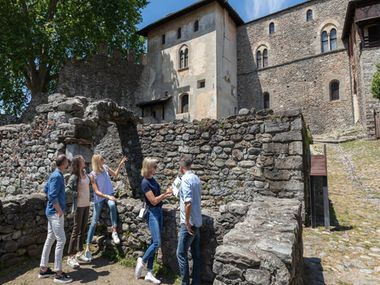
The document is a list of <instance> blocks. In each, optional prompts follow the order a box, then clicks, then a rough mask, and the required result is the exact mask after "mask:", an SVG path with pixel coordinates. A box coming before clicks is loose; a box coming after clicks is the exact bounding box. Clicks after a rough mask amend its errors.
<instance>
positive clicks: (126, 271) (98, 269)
mask: <svg viewBox="0 0 380 285" xmlns="http://www.w3.org/2000/svg"><path fill="white" fill-rule="evenodd" d="M65 260H66V259H65ZM38 264H39V261H38V260H33V261H28V262H26V263H24V264H21V265H20V266H17V267H14V268H12V269H9V270H8V271H7V272H6V273H5V272H3V275H4V276H0V284H7V285H8V284H9V285H11V284H12V285H13V284H17V285H45V284H46V285H51V284H55V283H53V279H52V278H48V279H38V278H37V275H38ZM63 270H64V271H65V272H67V273H68V274H69V275H70V277H72V278H73V279H74V282H73V283H71V284H87V283H89V284H99V285H100V284H123V285H129V284H131V285H134V284H136V285H138V284H141V285H142V284H145V285H146V284H151V283H147V282H145V281H144V279H140V280H135V277H134V269H133V268H130V267H125V266H122V265H120V264H118V263H112V262H110V261H109V260H107V259H104V258H97V259H94V261H93V262H92V263H91V264H87V265H82V267H81V269H79V270H73V269H71V268H69V267H68V266H67V265H66V263H64V269H63ZM143 274H144V272H143ZM163 281H164V282H163V283H161V284H176V283H175V280H163Z"/></svg>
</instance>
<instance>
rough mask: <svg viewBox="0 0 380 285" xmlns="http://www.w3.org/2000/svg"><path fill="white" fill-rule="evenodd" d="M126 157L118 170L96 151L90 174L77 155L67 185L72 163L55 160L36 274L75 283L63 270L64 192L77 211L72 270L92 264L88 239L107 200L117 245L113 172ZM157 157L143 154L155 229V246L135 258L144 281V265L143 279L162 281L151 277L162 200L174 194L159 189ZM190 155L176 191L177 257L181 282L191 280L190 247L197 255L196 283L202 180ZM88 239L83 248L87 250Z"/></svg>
mask: <svg viewBox="0 0 380 285" xmlns="http://www.w3.org/2000/svg"><path fill="white" fill-rule="evenodd" d="M126 161H127V158H126V157H123V158H122V159H121V161H120V162H119V164H118V167H117V168H116V170H113V169H111V168H110V167H108V166H107V165H106V164H105V160H104V158H103V157H102V156H101V155H99V154H95V155H94V156H93V157H92V160H91V164H92V172H91V173H89V174H87V172H86V169H85V168H86V164H85V160H84V159H83V157H82V156H75V157H74V158H73V159H72V161H71V175H70V178H69V180H68V183H67V185H66V186H65V180H64V176H63V174H64V173H65V171H66V169H67V168H68V166H69V160H68V158H67V157H66V156H65V155H63V154H62V155H59V156H58V157H57V159H56V167H57V168H56V169H55V171H54V172H53V173H52V174H51V175H50V176H49V179H48V181H47V184H46V186H45V193H46V195H47V198H48V202H47V206H46V210H45V213H46V216H47V220H48V230H47V237H46V241H45V244H44V247H43V251H42V256H41V262H40V271H39V275H38V278H47V277H50V276H54V282H55V283H61V284H66V283H71V282H72V281H73V280H72V278H70V276H68V275H67V274H66V273H65V272H63V270H62V257H63V250H64V246H65V243H66V235H65V230H64V214H65V210H66V193H70V194H71V197H72V208H71V213H72V214H73V215H74V226H73V229H72V233H71V238H70V241H69V246H68V259H67V264H68V265H69V266H70V267H71V268H74V269H78V268H80V262H84V263H88V262H91V260H92V254H91V251H90V247H89V245H90V243H91V242H92V239H93V236H94V233H95V229H96V224H97V222H98V220H99V218H100V213H101V211H102V208H103V206H104V205H105V204H107V205H108V207H109V209H110V218H111V223H112V240H113V242H114V243H115V244H116V245H117V244H120V238H119V236H118V233H117V207H116V198H115V192H114V189H113V187H112V182H111V178H110V176H114V177H117V176H118V175H119V173H120V171H121V169H122V167H123V165H124V164H125V162H126ZM157 163H158V161H157V160H155V159H153V158H149V157H147V158H145V159H144V160H143V164H142V170H141V175H142V177H143V179H142V182H141V190H142V192H143V194H144V199H145V203H146V207H147V215H146V220H147V223H148V227H149V230H150V233H151V244H150V246H149V247H148V248H147V250H146V251H145V253H144V255H143V256H142V257H139V258H138V259H137V264H136V268H135V277H136V279H140V278H141V275H142V271H143V269H144V267H146V269H147V273H146V275H145V280H146V281H148V282H151V283H153V284H160V283H161V281H160V280H159V279H157V278H156V277H155V276H153V273H152V269H153V263H154V257H155V254H156V252H157V250H158V248H159V247H160V245H161V229H162V226H163V214H162V204H163V200H165V199H167V198H169V197H171V196H172V195H173V188H172V187H169V188H168V189H166V191H165V192H164V193H161V187H160V185H159V183H158V182H157V181H156V179H155V178H154V176H155V174H156V169H157ZM191 165H192V158H191V156H189V155H184V156H182V157H181V158H180V161H179V171H180V173H181V174H182V177H181V185H180V187H179V189H178V190H179V191H178V197H179V201H180V229H179V234H178V245H177V260H178V265H179V269H180V275H181V279H182V285H187V284H190V277H189V264H188V251H189V249H190V248H191V255H192V258H193V272H192V284H193V285H197V284H200V233H199V232H200V227H201V226H202V215H201V182H200V179H199V177H198V176H197V175H195V174H194V173H193V172H192V171H191ZM90 185H91V187H92V189H93V203H94V206H93V212H92V220H91V224H90V227H89V229H88V231H87V238H86V241H85V233H86V228H87V224H88V218H89V213H90ZM55 241H56V242H57V244H56V248H55V259H54V271H53V270H52V269H51V268H49V267H48V262H49V255H50V251H51V248H52V245H53V244H54V242H55ZM84 243H86V244H85V250H84Z"/></svg>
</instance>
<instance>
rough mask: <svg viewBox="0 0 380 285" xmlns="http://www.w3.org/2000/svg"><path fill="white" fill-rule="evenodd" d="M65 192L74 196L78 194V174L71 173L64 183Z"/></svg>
mask: <svg viewBox="0 0 380 285" xmlns="http://www.w3.org/2000/svg"><path fill="white" fill-rule="evenodd" d="M66 193H70V195H72V196H73V197H74V198H76V197H77V196H78V176H76V175H75V174H73V175H71V176H70V178H69V181H68V182H67V185H66Z"/></svg>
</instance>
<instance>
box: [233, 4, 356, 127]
mask: <svg viewBox="0 0 380 285" xmlns="http://www.w3.org/2000/svg"><path fill="white" fill-rule="evenodd" d="M347 3H348V1H347V0H344V1H341V0H314V1H307V2H305V3H303V4H301V5H297V6H296V7H294V8H290V9H287V10H284V11H281V12H279V13H275V14H273V15H269V16H267V17H264V18H261V19H258V20H255V21H252V22H250V23H247V24H246V25H243V26H241V27H239V29H238V43H239V44H238V49H237V53H238V95H239V108H251V107H255V108H262V107H263V93H264V92H268V93H269V96H270V108H271V109H273V110H274V111H278V110H282V109H285V110H286V109H289V108H300V109H302V112H303V115H304V116H305V121H306V123H307V124H308V125H309V126H310V129H311V130H312V132H313V133H324V132H329V131H332V130H334V129H336V128H339V129H342V128H346V127H348V126H352V125H353V123H354V118H353V109H352V108H353V107H352V92H351V79H350V66H349V58H348V55H347V51H346V50H345V46H344V44H343V42H342V41H341V39H340V38H341V35H342V30H343V24H344V19H345V15H346V9H347ZM308 9H311V10H312V11H313V20H312V21H309V22H307V21H306V12H307V10H308ZM271 22H273V23H274V24H275V32H274V33H273V34H269V23H271ZM330 24H331V25H334V26H335V27H336V29H337V38H338V40H337V50H336V51H334V52H326V53H323V54H322V53H321V32H322V31H323V30H324V29H325V27H326V26H328V25H330ZM329 29H331V27H330V28H329ZM328 32H329V30H328ZM262 46H266V48H267V49H268V67H266V68H262V69H257V66H256V51H257V49H260V47H262ZM332 80H339V82H340V90H339V93H340V99H339V100H337V101H330V94H329V85H330V82H331V81H332Z"/></svg>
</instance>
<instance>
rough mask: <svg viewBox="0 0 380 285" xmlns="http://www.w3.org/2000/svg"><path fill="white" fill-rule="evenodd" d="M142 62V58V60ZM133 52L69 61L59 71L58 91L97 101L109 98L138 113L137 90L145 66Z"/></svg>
mask: <svg viewBox="0 0 380 285" xmlns="http://www.w3.org/2000/svg"><path fill="white" fill-rule="evenodd" d="M139 61H140V62H141V59H139ZM137 62H138V61H137V59H136V58H135V57H134V56H133V55H131V56H130V57H129V59H124V58H121V56H117V55H115V56H114V57H111V58H110V57H108V56H106V55H102V54H99V55H95V56H94V57H91V58H89V59H87V60H82V61H71V62H68V63H67V64H66V65H65V66H64V67H63V68H62V70H61V71H60V73H59V80H58V86H57V92H60V93H64V94H66V95H67V96H70V97H74V96H85V97H88V98H93V99H96V100H101V99H105V98H109V99H112V100H114V101H115V102H117V103H118V104H120V105H121V106H125V107H128V108H129V109H130V110H134V111H136V112H139V113H140V111H139V110H138V109H137V107H136V103H137V102H136V99H137V97H138V96H137V95H136V94H135V93H136V90H137V88H138V86H139V84H140V79H141V75H142V72H143V69H144V65H143V64H142V63H137Z"/></svg>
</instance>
